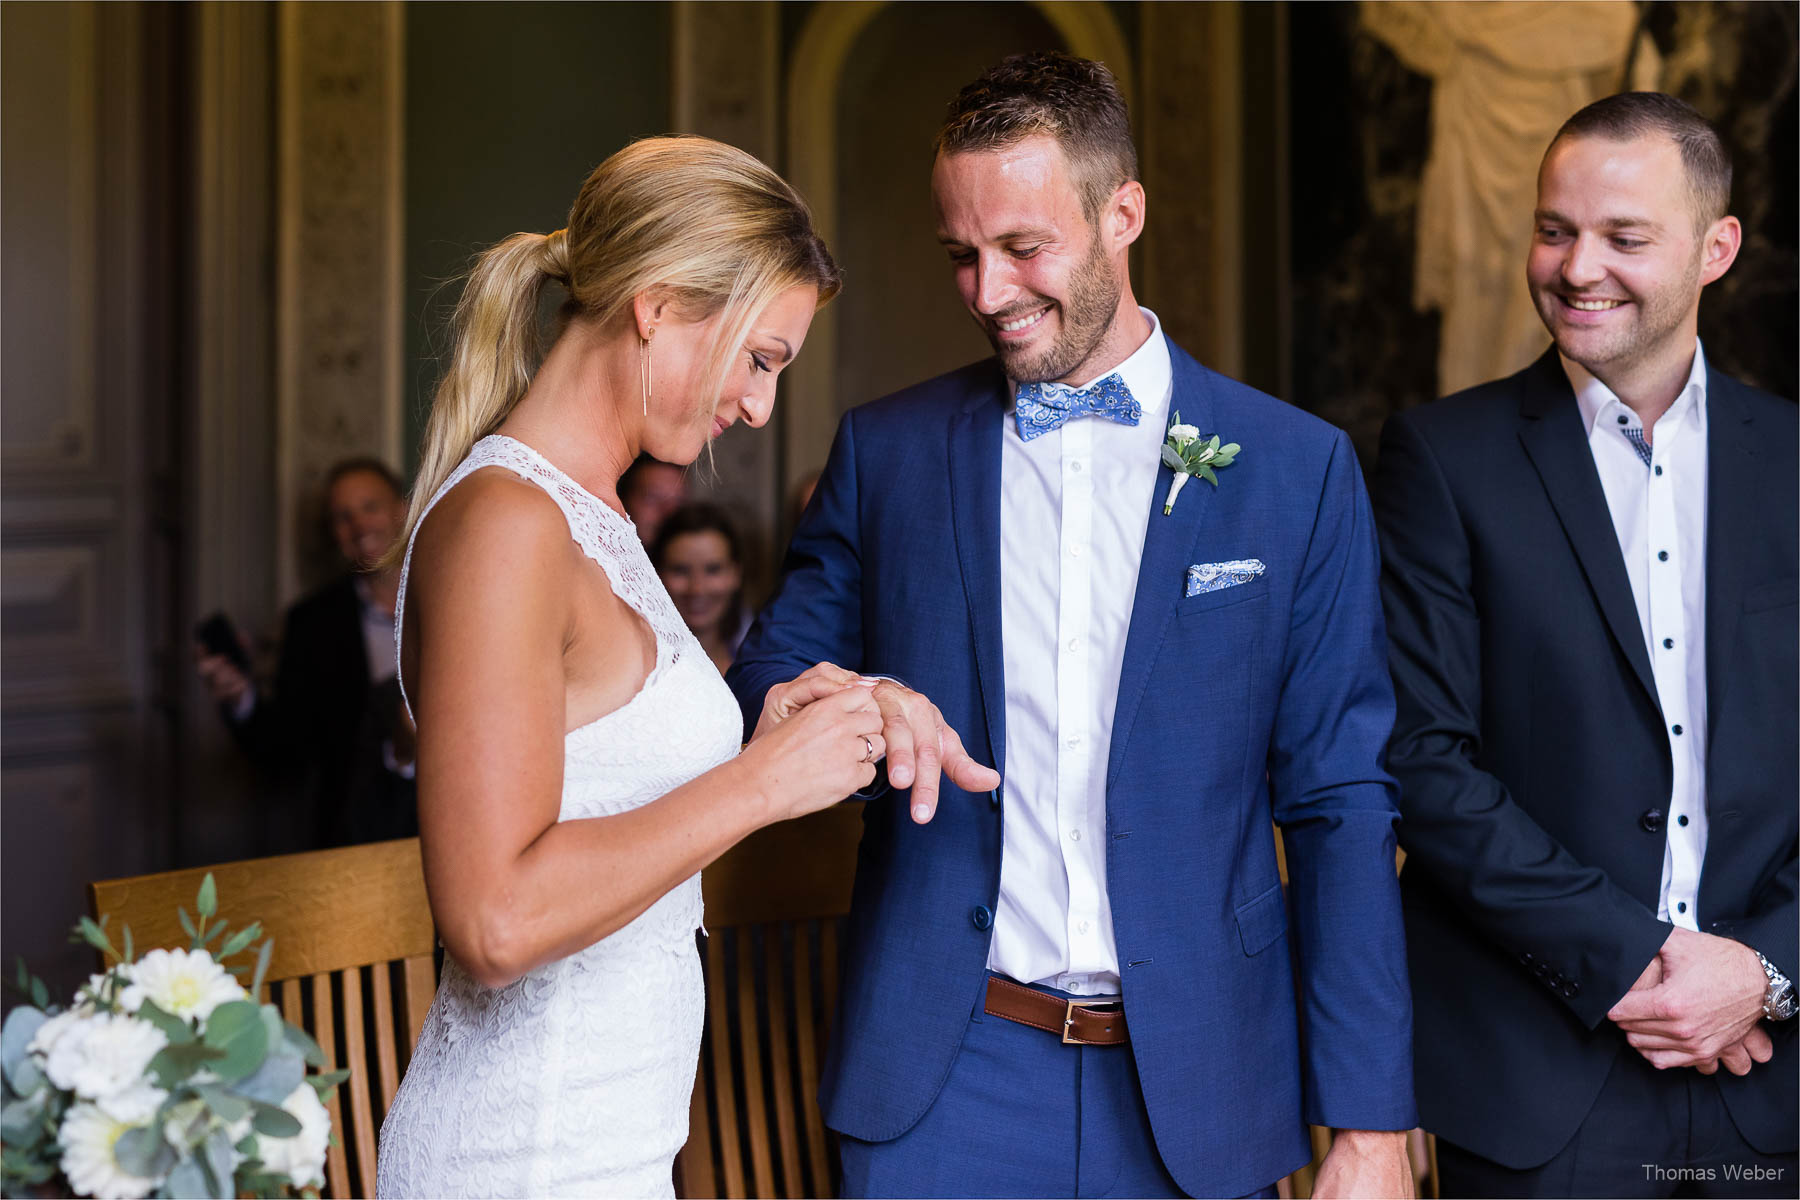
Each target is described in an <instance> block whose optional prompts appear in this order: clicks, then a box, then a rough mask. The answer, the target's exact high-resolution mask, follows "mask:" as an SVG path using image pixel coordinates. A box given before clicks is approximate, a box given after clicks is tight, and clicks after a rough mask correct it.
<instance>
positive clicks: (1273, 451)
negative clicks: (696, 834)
mask: <svg viewBox="0 0 1800 1200" xmlns="http://www.w3.org/2000/svg"><path fill="white" fill-rule="evenodd" d="M937 149H938V154H937V159H936V165H935V167H934V170H933V177H932V190H933V195H934V198H935V201H936V206H937V213H938V235H939V239H940V241H941V242H942V244H943V245H944V247H945V250H946V251H947V253H948V255H949V258H950V261H951V264H952V266H953V271H954V275H955V278H956V282H957V286H958V288H959V290H960V292H961V294H962V299H963V302H964V304H965V305H966V306H967V308H968V309H969V311H970V313H971V315H972V316H973V317H974V318H975V320H976V322H977V324H978V325H979V326H980V327H981V329H982V330H983V332H984V333H985V334H986V335H987V336H988V338H989V340H990V341H991V342H992V343H993V345H994V348H995V350H996V357H995V358H992V359H988V360H985V361H983V362H979V363H976V364H974V365H972V366H969V367H965V368H963V369H961V370H959V371H954V372H952V373H950V374H948V375H945V376H941V377H939V378H937V379H933V380H930V381H929V382H926V383H922V384H919V385H917V386H916V387H912V388H909V389H907V390H906V391H903V392H901V393H899V394H897V395H894V396H890V397H888V398H886V399H883V400H878V401H876V402H875V403H873V404H869V405H867V406H864V407H862V408H859V409H857V410H855V411H853V412H851V413H850V414H849V415H848V416H847V417H845V418H844V421H843V423H842V425H841V426H840V427H839V430H838V434H837V438H836V441H835V443H834V444H833V446H832V450H831V456H830V460H829V462H828V464H827V466H826V468H825V472H824V476H823V478H822V479H821V480H820V482H819V486H818V491H817V493H816V494H815V496H814V497H813V501H812V504H811V505H810V507H809V508H808V510H807V513H806V515H805V517H804V518H803V519H802V521H801V523H800V526H799V528H798V529H797V530H796V532H795V534H794V538H793V541H792V543H791V545H790V548H789V553H788V557H787V564H786V574H785V578H784V580H783V582H782V585H781V589H780V591H779V594H778V595H777V596H776V598H775V599H774V600H773V601H772V602H771V604H770V605H769V607H768V608H767V609H766V610H765V611H764V613H763V615H762V618H761V620H760V621H759V622H758V624H757V625H756V626H755V628H754V629H753V630H752V631H751V633H750V635H749V637H748V639H747V640H746V641H745V643H744V646H743V649H742V650H741V652H740V654H739V657H738V659H737V662H736V664H735V665H734V667H733V668H732V671H731V674H730V676H729V681H730V682H731V684H732V686H733V688H734V689H735V691H736V692H737V695H738V698H739V700H740V701H741V702H742V704H743V706H744V709H745V713H746V718H747V720H749V721H751V722H755V721H757V720H759V719H762V720H768V719H772V716H779V714H780V712H781V710H782V708H783V706H784V705H785V704H787V703H789V700H788V695H787V694H788V692H789V691H790V689H789V688H788V687H783V686H779V685H782V684H784V682H785V681H788V680H791V679H793V678H794V677H795V675H796V674H798V673H799V671H800V670H801V669H803V668H807V667H808V666H809V665H810V664H814V663H819V662H821V661H825V662H833V663H838V664H843V665H845V666H846V667H849V668H853V669H855V670H857V671H864V670H866V671H870V672H880V673H882V674H883V675H887V676H893V677H897V679H899V680H903V681H904V684H905V685H909V686H903V685H902V684H900V683H897V682H894V681H893V680H886V681H883V682H879V683H876V684H875V685H874V688H875V694H876V697H877V699H878V700H879V701H880V702H881V704H882V707H883V711H884V712H885V713H886V714H887V715H888V717H889V720H888V723H887V726H886V728H885V729H884V738H885V740H886V743H887V746H888V751H889V757H888V775H889V779H890V780H891V782H892V784H893V785H894V787H895V790H893V791H891V792H889V793H887V794H886V795H883V796H881V797H879V798H877V799H874V800H871V801H870V802H869V803H868V805H867V807H866V809H865V811H864V820H865V832H864V835H863V839H862V845H861V848H860V851H859V855H858V863H857V877H856V890H855V898H854V902H853V911H852V913H851V918H850V934H849V939H848V942H847V950H846V964H845V965H846V970H845V979H844V986H843V991H842V1000H841V1003H840V1004H839V1007H838V1014H837V1019H836V1021H835V1023H834V1025H833V1027H832V1028H833V1033H832V1045H831V1052H830V1056H829V1058H828V1061H827V1063H826V1065H825V1072H824V1079H823V1083H822V1086H821V1090H820V1100H821V1104H822V1106H823V1109H824V1112H825V1116H826V1119H827V1122H828V1123H829V1124H830V1125H831V1126H832V1127H833V1128H834V1129H837V1130H838V1131H840V1132H841V1133H842V1134H843V1135H844V1137H843V1140H842V1143H841V1144H842V1161H843V1168H844V1184H845V1194H846V1195H924V1196H953V1195H993V1196H1058V1195H1060V1196H1074V1195H1083V1196H1090V1195H1091V1196H1107V1195H1121V1196H1174V1195H1184V1194H1191V1195H1197V1196H1242V1195H1246V1194H1261V1195H1271V1196H1272V1195H1274V1194H1275V1190H1274V1188H1275V1184H1276V1182H1277V1180H1279V1179H1280V1178H1281V1177H1282V1176H1283V1175H1285V1174H1287V1173H1288V1172H1290V1171H1292V1170H1294V1169H1295V1168H1296V1167H1299V1166H1301V1165H1303V1164H1304V1163H1305V1162H1306V1161H1307V1159H1308V1158H1309V1157H1310V1147H1309V1144H1308V1138H1307V1132H1306V1125H1307V1123H1308V1122H1311V1123H1313V1124H1317V1125H1326V1126H1333V1127H1336V1128H1338V1129H1339V1130H1341V1131H1345V1132H1340V1133H1339V1135H1338V1137H1337V1140H1336V1142H1335V1144H1334V1145H1333V1147H1332V1150H1331V1152H1330V1154H1329V1155H1328V1156H1327V1159H1326V1161H1325V1164H1324V1165H1323V1167H1322V1169H1321V1173H1320V1177H1319V1181H1318V1189H1317V1193H1316V1194H1318V1195H1322V1196H1329V1195H1338V1196H1342V1195H1369V1196H1377V1195H1380V1196H1388V1195H1399V1194H1402V1193H1407V1192H1410V1188H1411V1183H1412V1180H1411V1178H1410V1175H1409V1173H1408V1167H1407V1160H1406V1152H1405V1135H1404V1133H1403V1132H1400V1131H1404V1130H1406V1129H1408V1128H1410V1127H1411V1126H1412V1125H1413V1124H1414V1117H1415V1114H1414V1110H1413V1103H1412V1095H1411V1063H1410V1059H1409V1046H1410V1022H1409V1017H1408V998H1407V995H1406V988H1405V983H1404V977H1403V973H1404V957H1405V955H1404V947H1403V946H1402V943H1401V933H1400V917H1399V905H1398V899H1397V885H1396V882H1395V879H1394V852H1395V843H1394V815H1395V814H1394V806H1393V792H1392V787H1393V785H1392V781H1391V780H1390V779H1389V778H1388V776H1387V775H1386V773H1385V772H1384V771H1383V770H1382V766H1381V760H1382V753H1383V747H1384V744H1385V741H1386V738H1387V734H1388V731H1389V728H1390V725H1391V722H1392V716H1393V714H1392V699H1391V693H1390V686H1389V683H1388V679H1387V672H1386V664H1385V660H1384V655H1383V651H1384V647H1385V640H1384V638H1383V635H1382V630H1381V614H1380V607H1379V599H1378V595H1377V590H1376V572H1377V555H1376V548H1375V535H1374V527H1373V520H1372V517H1371V515H1370V511H1369V507H1368V500H1367V497H1366V495H1365V494H1364V491H1363V487H1362V478H1361V473H1360V471H1359V470H1358V468H1357V464H1356V456H1355V454H1354V453H1353V452H1352V451H1351V448H1350V443H1349V441H1348V439H1347V438H1346V437H1345V436H1344V434H1343V433H1342V432H1341V431H1339V430H1337V429H1333V428H1332V427H1330V426H1328V425H1326V424H1324V423H1323V422H1321V421H1318V420H1316V419H1314V418H1312V417H1310V416H1308V415H1306V414H1305V413H1303V412H1300V411H1299V410H1297V409H1294V408H1291V407H1289V406H1288V405H1285V404H1283V403H1281V402H1280V401H1278V400H1275V399H1272V398H1270V397H1268V396H1265V395H1262V394H1260V393H1258V392H1255V391H1252V390H1251V389H1249V388H1247V387H1244V386H1243V385H1241V384H1238V383H1234V382H1233V381H1231V380H1229V379H1225V378H1223V377H1221V376H1219V375H1216V374H1214V373H1213V372H1211V371H1209V370H1207V369H1206V368H1205V367H1202V366H1201V365H1200V364H1199V363H1197V362H1195V361H1194V360H1193V359H1192V358H1190V357H1189V356H1188V355H1186V354H1185V353H1183V352H1182V351H1181V349H1180V348H1179V347H1178V346H1176V345H1175V344H1174V343H1173V342H1172V341H1171V340H1170V339H1168V338H1167V337H1166V336H1165V334H1164V332H1163V330H1162V329H1161V328H1160V327H1159V325H1158V323H1157V320H1156V318H1155V316H1154V314H1152V313H1150V312H1149V311H1148V310H1146V309H1142V308H1139V307H1138V304H1137V302H1136V300H1135V298H1134V296H1133V293H1132V289H1131V282H1130V276H1129V268H1128V259H1127V253H1128V250H1129V247H1130V246H1131V244H1132V243H1133V242H1134V241H1135V240H1136V239H1137V237H1138V235H1139V233H1140V232H1141V231H1142V229H1143V220H1144V211H1145V209H1144V203H1145V200H1144V190H1143V187H1142V185H1141V184H1140V183H1139V182H1138V181H1137V172H1136V154H1135V151H1134V150H1133V147H1132V143H1131V132H1130V125H1129V122H1128V120H1127V118H1126V113H1125V105H1124V102H1123V100H1122V99H1121V98H1120V97H1119V94H1118V92H1117V90H1116V88H1115V87H1114V85H1113V82H1112V77H1111V75H1110V74H1109V73H1108V72H1107V71H1106V69H1105V68H1104V67H1102V66H1100V65H1099V64H1098V63H1092V62H1085V61H1083V60H1079V59H1072V58H1068V57H1066V56H1063V55H1055V54H1048V55H1022V56H1018V57H1017V58H1013V59H1008V60H1007V61H1006V62H1004V63H1002V64H1001V65H1000V66H998V67H996V68H994V69H993V70H992V71H989V72H988V73H987V74H986V75H984V76H983V77H982V78H981V79H979V80H977V81H976V82H975V83H973V84H971V85H970V86H969V87H967V88H965V89H964V90H963V92H962V94H961V95H959V96H958V97H957V99H956V100H955V102H954V103H953V104H952V106H951V111H950V116H949V118H948V119H947V121H946V124H945V127H944V129H943V131H942V133H941V134H940V137H939V141H938V147H937ZM1215 433H1216V434H1217V435H1218V439H1214V438H1212V437H1209V436H1208V435H1212V434H1215ZM1228 443H1238V444H1239V445H1241V447H1242V451H1241V457H1238V458H1236V459H1235V461H1232V462H1231V465H1229V466H1227V465H1224V461H1221V459H1220V457H1219V456H1220V455H1222V457H1223V459H1224V460H1230V459H1231V458H1232V455H1231V454H1230V453H1228V452H1226V446H1227V444H1228ZM1171 444H1173V445H1174V446H1176V447H1181V448H1184V449H1185V452H1186V453H1185V456H1184V455H1183V454H1182V453H1179V452H1177V450H1175V449H1170V448H1166V447H1169V446H1170V445H1171ZM1203 453H1207V454H1210V455H1211V457H1212V462H1213V463H1214V464H1216V465H1208V464H1207V463H1203V462H1201V461H1200V459H1201V456H1202V454H1203ZM1172 465H1180V466H1181V467H1182V471H1183V473H1182V474H1180V475H1177V474H1176V473H1175V472H1174V470H1173V469H1172ZM1191 467H1201V468H1204V470H1203V471H1195V472H1194V476H1195V477H1194V478H1193V479H1192V481H1191V482H1188V481H1189V479H1190V476H1189V474H1188V473H1187V472H1188V470H1189V468H1191ZM1209 477H1210V478H1209ZM1177 482H1183V483H1186V486H1185V488H1184V489H1182V490H1179V491H1177V490H1176V487H1175V485H1176V483H1177ZM824 670H827V669H826V668H814V671H815V678H816V677H817V672H820V671H824ZM799 686H805V683H804V682H803V683H802V684H801V685H799ZM911 689H917V690H916V691H914V690H911ZM924 697H929V698H930V700H929V701H927V700H925V699H924ZM932 702H935V705H936V707H934V705H933V703H932ZM940 710H941V711H940ZM953 731H961V732H963V733H966V734H967V735H968V736H969V739H970V746H971V748H972V749H973V751H974V756H975V758H977V759H981V760H985V761H988V762H992V763H994V764H995V765H996V766H997V767H999V768H1000V770H1001V771H1002V773H1003V774H1004V776H1005V782H1004V784H1002V785H1000V786H998V787H997V786H996V784H999V783H1000V780H999V777H997V776H995V774H994V773H993V772H992V771H988V770H986V769H984V768H982V767H979V766H978V765H976V763H975V762H974V761H972V760H971V758H970V756H969V754H968V753H966V752H965V751H964V750H963V747H962V743H961V741H960V740H959V739H958V737H957V734H956V732H953ZM940 760H941V761H942V762H943V763H944V765H945V767H946V768H947V769H948V771H949V777H950V778H949V782H948V784H947V785H945V788H944V794H943V797H942V802H941V803H940V802H939V795H938V789H939V772H938V765H937V764H938V762H939V761H940ZM1271 822H1274V823H1278V824H1279V825H1280V826H1281V827H1282V831H1283V834H1284V836H1285V845H1286V852H1287V867H1288V873H1289V878H1290V880H1291V889H1290V890H1289V891H1288V892H1287V893H1284V889H1283V887H1282V884H1281V879H1280V875H1279V873H1278V869H1277V860H1276V848H1275V842H1274V838H1273V835H1272V832H1271ZM1296 962H1297V964H1298V966H1297V972H1298V980H1299V988H1298V995H1297V994H1296V987H1295V975H1296V965H1295V964H1296Z"/></svg>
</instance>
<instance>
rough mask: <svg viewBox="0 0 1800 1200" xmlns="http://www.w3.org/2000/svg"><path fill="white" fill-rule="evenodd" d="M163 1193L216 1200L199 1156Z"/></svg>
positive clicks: (179, 1199)
mask: <svg viewBox="0 0 1800 1200" xmlns="http://www.w3.org/2000/svg"><path fill="white" fill-rule="evenodd" d="M208 878H211V876H208ZM162 1194H163V1195H165V1196H167V1197H169V1200H214V1192H213V1190H212V1188H210V1187H208V1186H207V1184H206V1171H205V1169H204V1168H203V1167H201V1165H200V1160H199V1159H197V1158H184V1159H182V1160H181V1161H180V1162H178V1163H176V1164H175V1169H174V1170H173V1171H170V1172H169V1180H168V1182H167V1183H165V1184H163V1192H162Z"/></svg>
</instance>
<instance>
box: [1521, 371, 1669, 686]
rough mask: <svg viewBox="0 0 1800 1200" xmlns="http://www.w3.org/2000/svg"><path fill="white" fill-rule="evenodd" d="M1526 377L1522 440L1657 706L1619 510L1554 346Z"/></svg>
mask: <svg viewBox="0 0 1800 1200" xmlns="http://www.w3.org/2000/svg"><path fill="white" fill-rule="evenodd" d="M1525 381H1526V391H1525V398H1524V402H1523V403H1522V404H1521V406H1520V414H1521V416H1523V417H1524V421H1523V422H1522V424H1521V427H1520V430H1519V440H1520V441H1521V442H1523V443H1524V445H1525V452H1526V454H1528V455H1529V456H1530V457H1531V461H1532V465H1533V466H1535V467H1536V468H1537V473H1538V477H1539V478H1540V479H1541V480H1542V481H1543V485H1544V490H1545V491H1546V492H1547V493H1549V496H1550V503H1551V505H1552V506H1553V507H1554V508H1555V509H1556V516H1557V519H1558V520H1559V521H1560V522H1561V523H1562V527H1563V532H1564V533H1566V534H1567V535H1568V538H1569V545H1570V546H1571V547H1573V548H1574V551H1575V557H1576V559H1577V561H1579V562H1580V564H1581V570H1582V573H1583V574H1584V575H1586V576H1587V581H1588V586H1589V587H1591V588H1592V589H1593V591H1594V599H1595V601H1596V602H1597V603H1598V604H1599V606H1600V613H1601V615H1602V616H1603V617H1604V618H1605V619H1606V624H1607V626H1608V628H1610V629H1611V630H1612V635H1613V637H1614V639H1615V640H1617V642H1618V643H1619V648H1620V649H1621V650H1623V651H1624V652H1625V658H1626V660H1627V661H1629V662H1630V663H1631V669H1632V671H1633V672H1635V673H1636V675H1637V677H1638V682H1639V683H1641V684H1642V685H1643V687H1644V690H1645V691H1646V692H1647V693H1649V696H1650V702H1651V703H1652V704H1656V703H1657V698H1656V681H1655V677H1654V676H1653V675H1652V674H1651V673H1650V652H1649V651H1648V650H1646V649H1645V648H1644V631H1643V628H1642V627H1641V626H1640V625H1639V624H1638V615H1637V602H1636V601H1635V600H1634V599H1633V598H1632V595H1631V580H1630V578H1629V577H1628V576H1627V575H1626V574H1625V558H1624V555H1622V554H1621V553H1620V552H1619V535H1618V533H1617V532H1616V531H1615V530H1614V529H1613V524H1612V510H1611V509H1609V508H1608V507H1607V504H1606V493H1605V492H1604V491H1603V490H1602V489H1601V487H1600V473H1599V471H1598V470H1597V469H1596V468H1595V467H1594V455H1593V451H1591V450H1590V449H1588V444H1587V438H1586V436H1585V435H1584V434H1583V432H1582V428H1581V411H1580V409H1579V408H1577V407H1576V404H1575V394H1574V392H1573V391H1572V390H1571V389H1570V387H1569V381H1568V377H1567V376H1566V375H1564V374H1563V369H1562V363H1561V361H1560V360H1558V358H1557V356H1556V351H1555V349H1554V348H1552V349H1551V350H1549V351H1548V352H1547V353H1545V355H1544V356H1543V357H1542V358H1540V359H1538V361H1537V362H1536V363H1535V364H1533V365H1532V367H1531V369H1530V370H1529V371H1527V372H1526V374H1525ZM1659 707H1660V706H1659Z"/></svg>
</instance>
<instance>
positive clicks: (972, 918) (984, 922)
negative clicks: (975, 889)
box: [969, 904, 994, 929]
mask: <svg viewBox="0 0 1800 1200" xmlns="http://www.w3.org/2000/svg"><path fill="white" fill-rule="evenodd" d="M993 923H994V914H993V912H992V910H990V909H989V908H988V906H987V905H985V904H977V905H976V906H975V907H974V908H973V909H971V910H970V912H969V924H971V925H973V926H975V928H977V929H986V928H988V927H989V926H990V925H992V924H993Z"/></svg>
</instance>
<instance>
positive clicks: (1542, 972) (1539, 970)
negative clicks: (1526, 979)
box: [1531, 963, 1550, 979]
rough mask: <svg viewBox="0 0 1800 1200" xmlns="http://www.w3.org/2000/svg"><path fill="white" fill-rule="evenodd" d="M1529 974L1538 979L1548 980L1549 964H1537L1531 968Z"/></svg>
mask: <svg viewBox="0 0 1800 1200" xmlns="http://www.w3.org/2000/svg"><path fill="white" fill-rule="evenodd" d="M1531 973H1532V974H1533V975H1536V976H1537V977H1538V978H1539V979H1548V978H1550V964H1549V963H1539V964H1538V965H1537V966H1535V967H1533V968H1532V972H1531Z"/></svg>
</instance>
